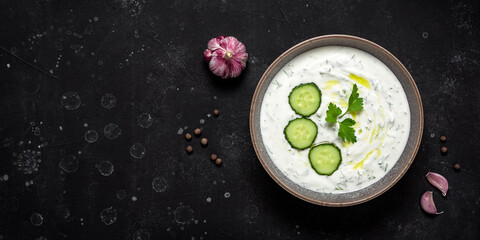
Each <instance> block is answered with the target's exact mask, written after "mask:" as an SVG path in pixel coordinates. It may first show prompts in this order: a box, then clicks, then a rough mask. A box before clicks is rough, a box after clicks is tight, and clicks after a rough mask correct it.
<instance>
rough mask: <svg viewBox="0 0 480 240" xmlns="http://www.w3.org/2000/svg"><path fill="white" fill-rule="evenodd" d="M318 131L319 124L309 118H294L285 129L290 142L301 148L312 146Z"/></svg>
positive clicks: (294, 146) (293, 145)
mask: <svg viewBox="0 0 480 240" xmlns="http://www.w3.org/2000/svg"><path fill="white" fill-rule="evenodd" d="M317 132H318V128H317V124H315V123H314V122H313V121H312V120H310V119H307V118H297V119H294V120H292V121H290V122H288V124H287V126H286V127H285V129H284V130H283V133H284V134H285V138H286V139H287V141H288V143H290V145H291V146H292V147H293V148H296V149H299V150H301V149H305V148H309V147H311V146H312V144H313V141H315V138H317Z"/></svg>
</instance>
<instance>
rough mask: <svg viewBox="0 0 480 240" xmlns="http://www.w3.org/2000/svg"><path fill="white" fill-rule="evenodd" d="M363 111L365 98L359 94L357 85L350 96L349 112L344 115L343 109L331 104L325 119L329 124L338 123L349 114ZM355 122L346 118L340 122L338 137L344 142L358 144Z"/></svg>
mask: <svg viewBox="0 0 480 240" xmlns="http://www.w3.org/2000/svg"><path fill="white" fill-rule="evenodd" d="M362 109H363V98H361V97H360V95H359V94H358V87H357V84H354V85H353V90H352V93H351V94H350V97H349V98H348V108H347V110H346V111H345V112H344V113H343V114H342V109H340V108H339V107H337V105H335V104H334V103H330V104H329V105H328V110H327V117H325V121H327V122H329V123H337V122H338V120H337V119H338V118H342V117H343V116H345V114H347V113H348V112H350V113H351V112H358V111H361V110H362ZM355 123H356V122H355V120H353V119H351V118H346V119H344V120H343V121H341V122H338V125H339V126H340V128H339V129H338V136H339V137H340V138H341V139H342V141H344V142H347V141H348V142H351V143H355V142H357V136H355V130H354V129H353V125H355Z"/></svg>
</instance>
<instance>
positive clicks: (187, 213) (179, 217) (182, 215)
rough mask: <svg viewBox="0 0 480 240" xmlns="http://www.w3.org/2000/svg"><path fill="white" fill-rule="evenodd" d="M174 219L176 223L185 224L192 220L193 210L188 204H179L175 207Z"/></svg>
mask: <svg viewBox="0 0 480 240" xmlns="http://www.w3.org/2000/svg"><path fill="white" fill-rule="evenodd" d="M174 219H175V221H176V222H177V223H180V224H187V223H189V222H190V221H193V210H192V208H190V206H188V205H186V206H179V207H177V209H175V212H174Z"/></svg>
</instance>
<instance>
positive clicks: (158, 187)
mask: <svg viewBox="0 0 480 240" xmlns="http://www.w3.org/2000/svg"><path fill="white" fill-rule="evenodd" d="M167 186H168V184H167V180H166V179H165V178H163V177H155V178H154V179H153V180H152V188H153V190H155V192H164V191H165V190H166V189H167Z"/></svg>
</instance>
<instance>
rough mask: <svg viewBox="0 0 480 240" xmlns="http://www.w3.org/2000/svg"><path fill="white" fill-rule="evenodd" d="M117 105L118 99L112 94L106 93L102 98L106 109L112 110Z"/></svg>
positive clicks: (102, 103)
mask: <svg viewBox="0 0 480 240" xmlns="http://www.w3.org/2000/svg"><path fill="white" fill-rule="evenodd" d="M116 104H117V98H115V96H114V95H113V94H111V93H106V94H105V95H103V97H102V101H101V105H102V107H104V108H106V109H112V108H113V107H115V105H116Z"/></svg>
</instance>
